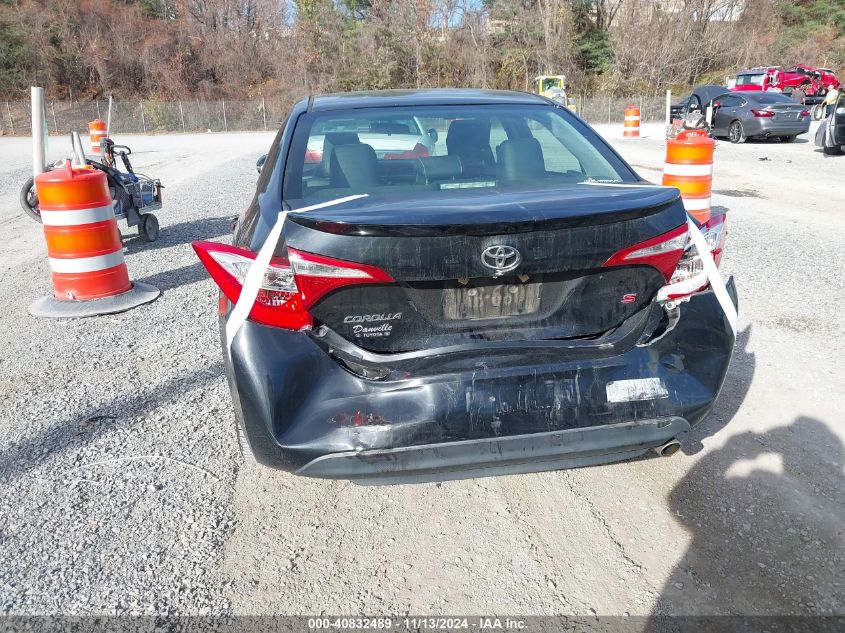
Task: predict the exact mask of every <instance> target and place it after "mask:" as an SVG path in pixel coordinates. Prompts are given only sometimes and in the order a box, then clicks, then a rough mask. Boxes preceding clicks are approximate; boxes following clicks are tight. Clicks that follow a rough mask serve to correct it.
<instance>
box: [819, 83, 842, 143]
mask: <svg viewBox="0 0 845 633" xmlns="http://www.w3.org/2000/svg"><path fill="white" fill-rule="evenodd" d="M816 145H817V146H818V147H821V148H822V149H823V150H824V153H825V154H830V155H841V154H845V90H843V91H840V94H839V98H838V99H837V100H836V104H835V106H834V108H833V114H832V115H831V116H829V117H827V118H826V119H825V120H824V121H822V123H821V125H820V126H819V129H818V130H816Z"/></svg>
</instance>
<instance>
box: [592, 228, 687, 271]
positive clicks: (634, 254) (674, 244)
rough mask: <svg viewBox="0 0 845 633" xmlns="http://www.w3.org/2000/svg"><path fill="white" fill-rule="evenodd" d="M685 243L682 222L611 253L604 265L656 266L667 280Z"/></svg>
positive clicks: (684, 231)
mask: <svg viewBox="0 0 845 633" xmlns="http://www.w3.org/2000/svg"><path fill="white" fill-rule="evenodd" d="M686 245H687V225H686V224H682V225H681V226H679V227H678V228H676V229H672V230H671V231H668V232H666V233H663V234H662V235H658V236H657V237H652V238H651V239H648V240H646V241H644V242H640V243H639V244H634V245H633V246H629V247H627V248H623V249H622V250H621V251H618V252H616V253H614V254H613V255H611V256H610V257H609V258H608V260H607V261H606V262H605V263H604V266H606V267H607V266H630V265H635V264H642V265H645V266H651V267H652V268H656V269H657V270H659V271H660V272H661V273H662V274H663V278H664V279H665V280H666V281H667V282H668V281H669V280H670V279H671V278H672V273H674V272H675V268H677V266H678V262H679V261H680V259H681V256H682V255H683V254H684V248H686Z"/></svg>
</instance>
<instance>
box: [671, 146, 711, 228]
mask: <svg viewBox="0 0 845 633" xmlns="http://www.w3.org/2000/svg"><path fill="white" fill-rule="evenodd" d="M715 147H716V141H714V140H713V139H712V138H709V137H708V136H706V134H705V133H704V132H701V133H686V132H681V133H680V134H679V135H678V136H677V137H676V138H670V139H667V140H666V164H665V166H664V168H663V184H664V185H667V186H669V187H677V188H678V189H680V190H681V198H683V201H684V208H686V210H687V213H689V214H690V215H691V216H692V217H694V218H695V219H696V220H698V221H699V222H706V221H707V220H709V219H710V198H711V195H712V190H713V150H714V148H715Z"/></svg>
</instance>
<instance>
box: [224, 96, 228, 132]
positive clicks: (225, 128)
mask: <svg viewBox="0 0 845 633" xmlns="http://www.w3.org/2000/svg"><path fill="white" fill-rule="evenodd" d="M223 131H224V132H228V131H229V124H228V123H226V100H225V99H223Z"/></svg>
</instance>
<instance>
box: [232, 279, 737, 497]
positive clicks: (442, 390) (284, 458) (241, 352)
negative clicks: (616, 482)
mask: <svg viewBox="0 0 845 633" xmlns="http://www.w3.org/2000/svg"><path fill="white" fill-rule="evenodd" d="M728 290H729V293H730V294H731V297H732V298H733V300H734V303H735V304H736V293H735V289H734V287H733V283H732V280H731V281H730V282H729V284H728ZM679 311H680V312H679V314H678V318H677V321H676V322H674V323H673V324H672V326H671V327H670V328H668V329H667V330H666V331H665V332H663V333H661V334H659V335H656V336H653V337H651V339H650V340H645V341H641V342H640V343H638V344H631V345H629V346H627V347H626V349H624V350H615V351H607V350H602V348H601V346H596V347H595V349H594V352H593V355H592V356H590V357H585V351H584V350H583V349H581V350H579V351H578V353H577V354H574V353H573V354H569V353H568V352H567V351H566V350H563V351H561V353H560V354H559V355H557V356H555V355H552V357H554V358H555V360H554V361H550V360H549V358H550V356H549V355H548V354H546V353H538V351H537V350H535V351H529V350H524V352H523V356H524V360H523V361H522V362H516V363H514V361H513V356H511V357H510V363H504V362H502V363H499V362H497V360H498V359H493V360H492V362H490V360H491V359H485V358H484V357H483V356H484V355H483V354H481V353H480V354H479V356H478V359H477V360H478V363H477V367H476V368H473V369H472V370H466V369H465V368H464V369H456V368H455V367H454V366H449V365H447V364H446V362H447V361H444V370H443V372H442V373H431V372H428V373H425V374H424V375H411V376H409V377H407V378H406V379H402V380H389V381H385V382H380V381H377V380H368V379H365V378H361V377H360V376H357V375H355V374H353V373H352V372H351V371H349V370H348V369H345V368H344V367H342V365H341V364H340V363H339V362H338V361H337V360H336V359H334V358H332V357H331V356H330V355H329V354H327V353H326V351H325V350H324V349H323V348H322V347H320V345H319V344H318V343H317V342H316V341H315V340H314V338H313V337H312V336H311V335H309V334H305V333H300V332H288V331H284V330H279V329H275V328H269V327H265V326H262V325H258V324H255V323H252V322H247V323H246V324H245V325H244V327H243V328H242V329H241V331H240V332H239V333H238V335H237V336H236V337H235V340H234V342H233V345H232V356H231V363H227V377H228V379H229V382H230V387H231V389H232V393H233V399H234V401H235V408H236V414H237V415H238V418H239V420H240V423H241V425H242V428H243V429H244V431H245V433H246V435H247V437H248V439H249V443H250V446H251V448H252V451H253V453H254V454H255V456H256V458H257V459H258V461H259V462H261V463H264V464H266V465H269V466H273V467H275V468H281V469H284V470H289V471H293V472H296V473H298V474H301V475H307V476H313V477H329V478H345V479H356V480H362V481H378V482H387V483H399V482H404V481H430V480H437V479H456V478H464V477H472V476H478V475H495V474H505V473H519V472H532V471H541V470H552V469H560V468H571V467H578V466H587V465H593V464H603V463H609V462H614V461H621V460H625V459H630V458H635V457H638V456H641V455H644V454H646V453H648V452H649V451H650V450H651V449H652V448H654V447H657V446H660V445H662V444H664V443H666V442H667V441H669V440H671V439H673V438H674V437H676V436H678V435H679V434H681V433H683V432H684V431H686V430H688V429H689V428H690V427H691V426H693V425H694V424H696V423H698V422H699V421H701V420H702V419H703V418H704V417H705V416H706V415H707V413H708V412H709V411H710V410H711V408H712V407H713V405H714V403H715V400H716V397H717V395H718V393H719V390H720V389H721V386H722V383H723V382H724V378H725V374H726V372H727V369H728V364H729V362H730V357H731V353H732V351H733V345H734V335H733V333H732V331H731V329H730V326H729V325H728V323H727V320H726V319H725V317H724V314H723V312H722V310H721V308H720V306H719V305H718V301H717V300H716V298H715V296H714V295H713V293H712V292H709V291H708V292H703V293H700V294H698V295H696V296H694V297H693V298H692V299H691V300H690V301H689V302H686V303H684V304H681V306H680V307H679ZM421 355H424V353H423V352H421ZM428 360H429V361H430V359H428ZM532 362H533V363H534V364H532ZM620 384H621V385H631V386H632V387H633V388H631V389H629V390H627V391H626V389H624V388H623V389H619V385H620ZM643 384H645V385H650V386H651V387H650V389H651V391H650V392H649V393H643V392H642V390H641V385H643ZM608 385H611V388H610V389H609V388H608ZM646 391H647V392H648V391H649V389H646ZM626 393H628V394H629V395H626Z"/></svg>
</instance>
